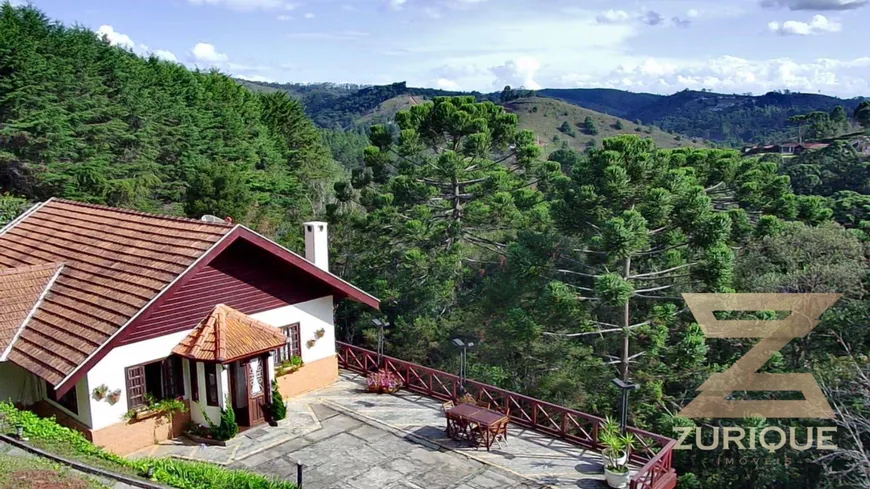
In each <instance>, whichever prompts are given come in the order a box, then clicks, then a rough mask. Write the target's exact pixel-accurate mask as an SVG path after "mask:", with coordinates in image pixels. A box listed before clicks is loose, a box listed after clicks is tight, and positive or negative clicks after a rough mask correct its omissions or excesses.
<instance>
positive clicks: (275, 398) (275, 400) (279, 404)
mask: <svg viewBox="0 0 870 489" xmlns="http://www.w3.org/2000/svg"><path fill="white" fill-rule="evenodd" d="M266 409H267V410H268V412H269V416H271V417H272V420H273V421H281V420H282V419H284V418H286V417H287V405H286V404H284V397H282V396H281V392H280V391H279V390H278V381H277V380H273V381H272V404H269V405H268V406H267V407H266Z"/></svg>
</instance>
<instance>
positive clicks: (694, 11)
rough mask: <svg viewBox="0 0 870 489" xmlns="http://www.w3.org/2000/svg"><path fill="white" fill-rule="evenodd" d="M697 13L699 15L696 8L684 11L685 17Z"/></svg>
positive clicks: (695, 15) (693, 15) (693, 16)
mask: <svg viewBox="0 0 870 489" xmlns="http://www.w3.org/2000/svg"><path fill="white" fill-rule="evenodd" d="M698 15H700V12H698V10H697V9H693V8H690V9H689V10H687V11H686V17H692V18H695V17H697V16H698Z"/></svg>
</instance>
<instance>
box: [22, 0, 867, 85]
mask: <svg viewBox="0 0 870 489" xmlns="http://www.w3.org/2000/svg"><path fill="white" fill-rule="evenodd" d="M17 1H19V2H20V1H21V0H17ZM33 3H34V4H35V5H36V6H37V7H39V8H40V9H41V10H43V11H44V12H45V13H46V14H47V15H48V16H50V17H51V18H53V19H56V20H60V21H62V22H64V23H67V24H73V23H79V24H81V25H84V26H87V27H88V28H90V29H93V30H95V31H99V32H102V33H104V34H106V35H107V37H108V38H109V40H110V42H112V43H113V44H116V45H120V46H123V47H126V48H129V49H133V50H134V51H136V52H137V53H143V54H144V53H146V52H152V53H155V54H157V55H159V56H161V57H165V58H167V59H172V60H175V61H177V62H180V63H184V64H185V65H188V66H191V67H194V66H198V67H200V68H212V67H215V68H219V69H221V70H222V71H224V72H226V73H229V74H232V75H234V76H239V77H243V78H248V79H252V80H268V81H276V82H322V81H330V82H337V83H342V82H351V83H364V84H383V83H390V82H394V81H407V82H408V83H409V84H410V85H413V86H428V87H439V88H446V89H461V90H480V91H495V90H500V89H501V88H502V87H504V85H507V84H510V85H512V86H515V87H517V86H526V87H528V88H540V87H548V88H557V87H564V88H570V87H611V88H620V89H627V90H632V91H648V92H655V93H672V92H675V91H677V90H681V89H683V88H692V89H701V88H707V89H711V90H714V91H719V92H729V93H731V92H736V93H743V92H754V93H763V92H766V91H769V90H775V89H791V90H794V91H805V92H822V93H828V94H834V95H840V96H857V95H868V96H870V52H868V51H867V46H868V45H870V29H868V28H867V26H868V25H870V6H868V0H719V1H714V0H649V1H635V0H606V1H605V0H601V1H599V0H585V1H578V0H34V2H33Z"/></svg>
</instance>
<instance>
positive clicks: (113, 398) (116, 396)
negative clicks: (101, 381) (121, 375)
mask: <svg viewBox="0 0 870 489" xmlns="http://www.w3.org/2000/svg"><path fill="white" fill-rule="evenodd" d="M120 400H121V389H115V390H114V391H113V392H110V393H109V395H107V396H106V402H108V403H109V405H110V406H114V405H115V404H116V403H117V402H118V401H120Z"/></svg>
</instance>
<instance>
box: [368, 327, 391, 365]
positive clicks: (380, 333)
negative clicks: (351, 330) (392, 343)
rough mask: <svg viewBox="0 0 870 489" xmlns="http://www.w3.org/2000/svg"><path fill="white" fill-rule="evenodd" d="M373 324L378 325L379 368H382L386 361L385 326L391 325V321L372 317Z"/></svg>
mask: <svg viewBox="0 0 870 489" xmlns="http://www.w3.org/2000/svg"><path fill="white" fill-rule="evenodd" d="M372 324H374V325H375V326H377V327H378V369H381V368H382V366H383V361H384V328H387V327H389V326H390V322H389V321H381V320H380V319H377V318H376V319H372Z"/></svg>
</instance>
